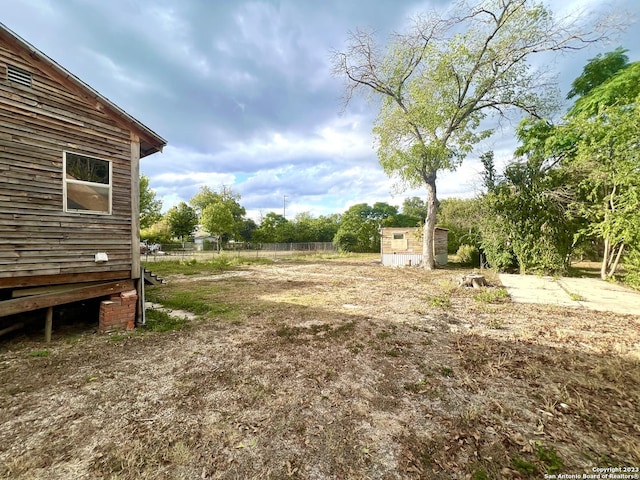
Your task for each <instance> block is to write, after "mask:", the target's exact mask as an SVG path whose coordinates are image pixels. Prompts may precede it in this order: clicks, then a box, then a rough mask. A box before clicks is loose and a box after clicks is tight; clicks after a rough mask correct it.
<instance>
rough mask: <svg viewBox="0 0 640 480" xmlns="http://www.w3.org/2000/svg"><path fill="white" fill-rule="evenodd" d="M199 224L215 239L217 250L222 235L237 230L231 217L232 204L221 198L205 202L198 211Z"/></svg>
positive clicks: (219, 248) (220, 243) (220, 245)
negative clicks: (202, 207) (199, 211)
mask: <svg viewBox="0 0 640 480" xmlns="http://www.w3.org/2000/svg"><path fill="white" fill-rule="evenodd" d="M200 225H202V227H203V228H204V229H205V230H206V231H207V232H209V233H210V234H211V235H213V236H214V237H216V239H217V247H218V252H220V250H221V248H222V236H223V235H224V234H231V233H234V232H235V231H239V228H236V223H235V221H234V218H233V211H232V206H231V205H230V204H229V202H225V201H224V200H222V199H218V200H214V201H212V202H210V203H208V204H207V206H206V207H204V209H203V210H202V212H201V213H200Z"/></svg>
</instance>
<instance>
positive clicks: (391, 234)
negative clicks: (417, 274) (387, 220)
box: [380, 227, 449, 266]
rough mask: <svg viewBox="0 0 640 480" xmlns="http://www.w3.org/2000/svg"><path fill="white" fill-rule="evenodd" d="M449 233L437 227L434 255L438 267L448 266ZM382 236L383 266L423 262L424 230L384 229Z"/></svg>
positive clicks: (408, 228)
mask: <svg viewBox="0 0 640 480" xmlns="http://www.w3.org/2000/svg"><path fill="white" fill-rule="evenodd" d="M448 233H449V231H448V230H447V229H445V228H440V227H436V231H435V245H434V250H435V251H434V254H435V258H436V264H437V265H446V264H447V236H448ZM380 235H381V239H380V251H381V252H380V253H381V255H382V264H383V265H386V266H411V265H419V264H420V263H421V262H422V228H417V227H414V228H410V227H394V228H383V229H381V230H380Z"/></svg>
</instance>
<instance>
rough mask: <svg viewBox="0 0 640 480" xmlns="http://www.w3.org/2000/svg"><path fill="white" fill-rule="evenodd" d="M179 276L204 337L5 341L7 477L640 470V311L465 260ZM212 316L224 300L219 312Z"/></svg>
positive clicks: (171, 295) (193, 331)
mask: <svg viewBox="0 0 640 480" xmlns="http://www.w3.org/2000/svg"><path fill="white" fill-rule="evenodd" d="M243 272H244V273H243V274H241V275H227V276H225V277H221V276H213V275H211V274H207V273H206V272H202V273H201V274H198V275H194V276H191V278H190V280H189V279H188V278H187V277H185V276H174V277H172V276H167V280H168V281H169V284H168V285H164V286H160V287H154V288H153V289H150V290H149V292H148V293H149V295H150V297H153V298H152V299H153V300H154V301H156V302H160V303H162V302H165V303H169V302H171V301H180V302H183V303H191V304H192V305H193V306H194V308H197V309H199V311H201V312H202V313H201V314H200V315H199V318H198V319H197V320H194V321H192V322H191V323H190V327H189V328H187V329H184V330H180V331H176V332H169V333H153V332H141V331H138V332H135V333H132V334H127V335H112V336H105V335H97V334H95V333H93V332H92V331H85V332H81V333H80V334H77V333H76V334H74V335H71V334H69V333H68V332H67V334H66V335H63V333H64V332H55V334H54V341H53V343H52V344H51V345H50V346H46V347H45V345H43V344H42V343H41V342H40V337H39V336H37V337H35V336H34V337H33V338H29V337H25V336H21V337H16V338H14V339H13V340H12V341H9V342H4V343H2V344H0V477H1V478H12V479H47V480H49V479H68V478H74V479H92V478H111V479H145V478H148V479H152V478H153V479H193V478H201V479H254V478H255V479H283V478H297V479H364V478H367V479H424V478H427V479H428V478H434V479H435V478H438V479H441V478H456V479H465V478H476V479H480V478H526V477H530V478H541V476H542V474H543V473H544V472H548V473H558V472H563V473H574V474H583V473H590V472H591V471H592V470H591V469H592V468H594V467H603V466H623V465H630V466H633V465H640V442H639V441H638V438H639V433H640V432H639V431H638V428H639V427H638V425H640V412H639V410H638V404H639V403H640V317H638V316H630V315H620V314H614V313H601V312H597V313H595V314H592V313H591V312H590V311H587V310H584V311H583V310H578V309H575V308H573V309H567V308H561V307H551V306H544V305H522V304H516V303H510V302H507V303H504V302H501V303H492V302H493V301H498V302H499V301H500V300H496V299H499V298H500V296H498V295H494V294H495V292H496V289H487V290H486V291H484V292H480V294H481V295H480V296H478V295H479V292H477V291H474V290H472V289H461V288H457V286H456V285H457V276H458V275H459V274H460V271H452V270H438V271H436V272H433V273H427V272H423V271H420V270H417V269H406V270H403V269H391V268H383V267H380V266H377V265H371V264H369V263H365V262H359V261H355V260H354V261H341V260H335V261H322V262H312V261H309V262H302V263H301V262H279V263H277V264H273V265H265V266H252V267H247V268H245V269H244V270H243ZM207 308H208V309H207Z"/></svg>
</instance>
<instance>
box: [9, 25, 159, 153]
mask: <svg viewBox="0 0 640 480" xmlns="http://www.w3.org/2000/svg"><path fill="white" fill-rule="evenodd" d="M0 38H2V39H4V40H5V41H7V42H8V43H10V44H13V45H16V46H17V47H18V48H19V49H20V50H22V52H24V53H23V55H25V58H26V59H27V60H29V61H34V60H35V61H37V62H42V63H43V65H44V66H45V67H48V68H49V69H51V70H53V71H54V72H55V73H57V74H58V75H60V76H62V77H63V78H64V79H65V80H68V81H69V82H71V83H72V84H73V85H74V86H75V87H77V88H78V89H79V90H80V91H81V92H83V93H84V94H85V95H86V96H87V97H88V98H91V99H93V100H96V101H97V102H99V103H101V104H103V105H104V106H105V107H106V108H107V109H108V110H110V111H111V112H112V113H113V114H114V115H116V116H117V117H119V118H120V119H122V120H123V121H124V122H125V123H127V124H129V125H131V126H132V127H133V128H134V129H135V130H136V131H137V132H138V133H139V135H140V157H146V156H147V155H151V154H152V153H156V152H161V151H162V148H163V147H164V146H165V145H166V144H167V141H166V140H165V139H164V138H162V137H161V136H160V135H158V134H157V133H155V132H154V131H153V130H151V129H150V128H149V127H147V126H146V125H144V124H142V123H141V122H140V121H139V120H136V119H135V118H134V117H132V116H131V115H129V114H128V113H127V112H125V111H124V110H122V109H121V108H120V107H118V106H117V105H116V104H115V103H113V102H112V101H111V100H109V99H108V98H107V97H105V96H103V95H101V94H100V93H98V92H97V91H96V90H94V89H93V88H91V87H90V86H89V85H87V84H86V83H84V82H83V81H82V80H80V79H79V78H78V77H76V76H75V75H74V74H72V73H71V72H69V71H68V70H67V69H65V68H64V67H63V66H61V65H60V64H58V63H56V62H55V61H54V60H52V59H51V58H49V57H48V56H47V55H45V54H44V53H42V52H41V51H40V50H38V49H37V48H35V47H34V46H33V45H31V44H30V43H29V42H27V41H26V40H24V39H22V38H21V37H20V36H19V35H18V34H16V33H14V32H13V31H12V30H10V29H9V28H7V27H6V26H5V25H4V24H3V23H2V22H0ZM18 53H20V52H18Z"/></svg>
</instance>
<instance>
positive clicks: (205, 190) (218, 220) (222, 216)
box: [189, 185, 247, 247]
mask: <svg viewBox="0 0 640 480" xmlns="http://www.w3.org/2000/svg"><path fill="white" fill-rule="evenodd" d="M189 203H190V204H191V205H192V206H193V208H194V209H195V210H196V212H197V213H198V215H199V216H200V223H201V224H202V226H203V227H204V228H205V229H206V230H207V231H208V232H209V233H211V234H212V235H216V236H217V237H218V247H220V244H221V243H225V242H227V241H229V240H230V239H236V238H239V237H240V231H241V230H242V228H243V226H244V222H245V218H244V216H245V215H246V213H247V212H246V210H245V208H244V207H243V206H242V205H240V194H238V193H235V192H234V191H233V190H231V189H230V188H228V187H226V186H224V185H223V186H222V187H221V188H220V190H219V191H215V190H211V189H210V188H209V187H207V186H203V187H201V188H200V191H199V192H198V193H196V194H195V195H194V196H193V197H192V198H191V200H190V201H189ZM205 212H206V213H205ZM229 216H230V217H231V220H229ZM209 227H210V228H213V229H214V231H211V230H209Z"/></svg>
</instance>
